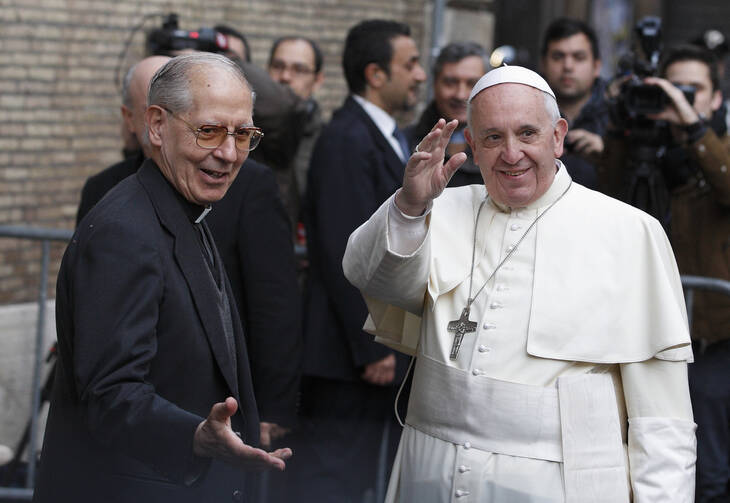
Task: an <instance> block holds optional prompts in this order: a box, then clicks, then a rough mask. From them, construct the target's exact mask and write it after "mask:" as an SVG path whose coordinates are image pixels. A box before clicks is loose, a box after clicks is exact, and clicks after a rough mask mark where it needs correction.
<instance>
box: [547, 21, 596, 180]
mask: <svg viewBox="0 0 730 503" xmlns="http://www.w3.org/2000/svg"><path fill="white" fill-rule="evenodd" d="M540 65H541V69H542V74H543V76H544V77H545V80H546V81H547V83H548V84H549V85H550V87H551V88H552V89H553V90H554V91H555V98H556V99H557V101H558V107H559V108H560V113H561V114H562V116H563V118H565V120H567V121H568V127H569V129H568V135H567V136H566V137H565V153H564V154H563V156H562V157H561V158H560V160H561V161H563V163H564V164H565V165H566V166H567V168H568V171H569V172H570V176H571V177H573V180H574V181H576V182H578V183H580V184H581V185H585V186H586V187H588V188H591V189H594V188H596V187H597V185H598V178H597V175H596V167H595V166H594V165H593V163H592V162H590V161H589V160H587V159H586V157H588V158H590V157H591V156H595V155H598V154H601V153H602V152H603V140H602V137H603V135H604V133H605V132H606V127H607V126H608V106H607V105H606V101H605V99H604V96H603V94H604V89H605V83H604V82H603V81H602V80H601V79H600V78H599V77H598V75H599V74H600V72H601V59H600V56H599V53H598V40H597V39H596V34H595V32H594V31H593V29H592V28H591V27H590V26H588V25H587V24H585V23H584V22H583V21H579V20H577V19H570V18H560V19H556V20H555V21H553V22H552V23H551V24H550V26H548V28H547V30H546V31H545V38H544V41H543V44H542V59H541V61H540Z"/></svg>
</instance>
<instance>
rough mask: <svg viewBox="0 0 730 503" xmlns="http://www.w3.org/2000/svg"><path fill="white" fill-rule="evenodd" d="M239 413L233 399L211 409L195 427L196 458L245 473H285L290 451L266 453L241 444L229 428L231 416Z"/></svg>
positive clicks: (290, 454)
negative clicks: (217, 462)
mask: <svg viewBox="0 0 730 503" xmlns="http://www.w3.org/2000/svg"><path fill="white" fill-rule="evenodd" d="M236 410H238V403H237V402H236V400H235V399H234V398H232V397H228V398H226V401H225V402H220V403H216V404H215V405H213V407H212V408H211V409H210V414H208V417H207V419H206V420H205V421H203V422H201V423H200V424H199V425H198V428H197V429H196V430H195V436H194V438H193V452H194V453H195V455H196V456H200V457H204V458H216V459H220V460H221V461H224V462H226V463H228V464H230V465H233V466H238V467H241V468H244V469H248V470H251V469H253V470H266V469H270V468H275V469H277V470H284V468H285V466H286V463H285V460H287V459H289V458H290V457H291V456H292V451H291V449H289V448H284V449H277V450H275V451H273V452H266V451H264V450H263V449H257V448H255V447H251V446H250V445H247V444H245V443H243V440H241V438H240V437H239V436H238V435H236V433H235V432H234V431H233V430H232V429H231V416H232V415H233V414H235V413H236Z"/></svg>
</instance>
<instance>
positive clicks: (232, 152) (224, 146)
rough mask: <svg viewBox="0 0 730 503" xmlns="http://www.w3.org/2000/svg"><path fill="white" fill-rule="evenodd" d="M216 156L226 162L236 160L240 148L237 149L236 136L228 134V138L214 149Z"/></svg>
mask: <svg viewBox="0 0 730 503" xmlns="http://www.w3.org/2000/svg"><path fill="white" fill-rule="evenodd" d="M213 153H214V154H216V157H218V158H220V159H221V160H223V161H226V162H236V159H237V158H238V150H237V149H236V138H235V136H231V135H226V139H225V140H223V143H221V144H220V145H219V146H218V148H217V149H215V150H214V151H213Z"/></svg>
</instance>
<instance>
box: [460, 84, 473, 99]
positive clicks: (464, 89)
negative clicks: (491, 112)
mask: <svg viewBox="0 0 730 503" xmlns="http://www.w3.org/2000/svg"><path fill="white" fill-rule="evenodd" d="M470 93H471V86H469V84H468V83H466V82H461V83H459V87H458V89H457V90H456V97H457V99H459V100H461V101H466V100H468V99H469V94H470Z"/></svg>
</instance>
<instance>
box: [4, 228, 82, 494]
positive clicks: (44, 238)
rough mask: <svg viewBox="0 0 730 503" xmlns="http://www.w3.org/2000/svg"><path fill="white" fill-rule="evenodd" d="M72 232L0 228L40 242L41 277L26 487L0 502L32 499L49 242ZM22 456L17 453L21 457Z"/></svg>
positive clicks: (7, 233)
mask: <svg viewBox="0 0 730 503" xmlns="http://www.w3.org/2000/svg"><path fill="white" fill-rule="evenodd" d="M71 236H73V231H70V230H63V229H43V228H37V227H20V226H11V225H0V238H17V239H26V240H32V241H40V242H41V274H40V288H39V293H38V321H37V325H36V340H35V355H34V364H33V382H32V387H31V414H30V425H29V435H30V440H29V441H28V443H27V448H28V469H27V472H26V477H25V487H24V488H17V487H1V486H0V501H2V500H5V499H8V500H11V501H18V500H28V501H30V500H31V499H32V498H33V486H34V481H35V469H36V458H37V453H36V445H37V443H38V412H39V409H40V405H41V403H40V402H41V396H40V391H41V367H42V363H43V348H44V342H43V338H44V334H45V328H46V327H45V321H46V300H47V295H46V291H47V288H48V262H49V257H50V253H51V252H50V250H51V241H60V242H68V241H69V240H70V239H71ZM20 454H22V453H18V455H20Z"/></svg>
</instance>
